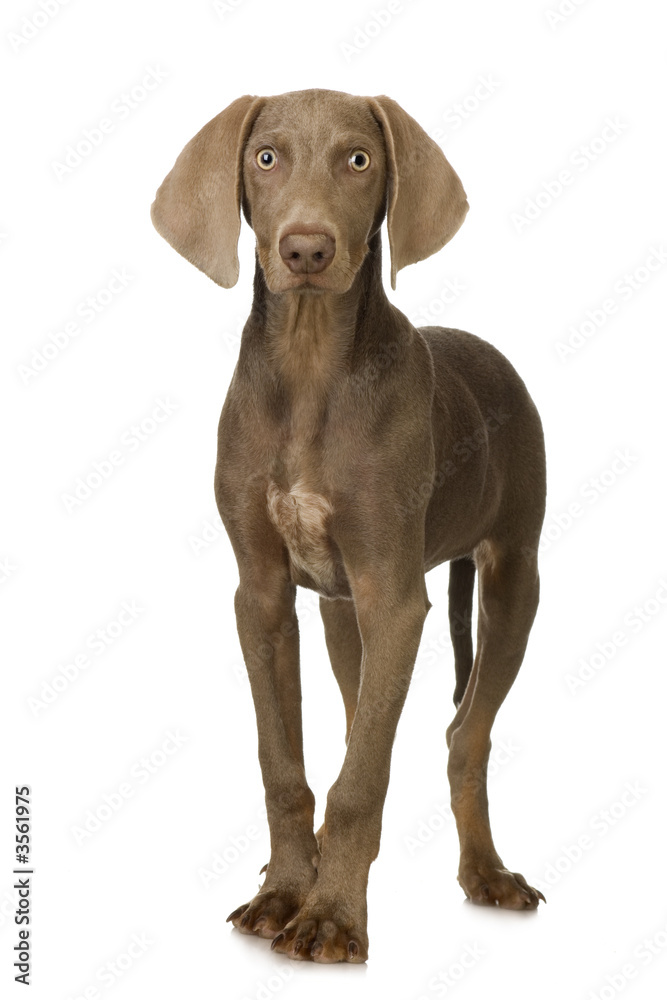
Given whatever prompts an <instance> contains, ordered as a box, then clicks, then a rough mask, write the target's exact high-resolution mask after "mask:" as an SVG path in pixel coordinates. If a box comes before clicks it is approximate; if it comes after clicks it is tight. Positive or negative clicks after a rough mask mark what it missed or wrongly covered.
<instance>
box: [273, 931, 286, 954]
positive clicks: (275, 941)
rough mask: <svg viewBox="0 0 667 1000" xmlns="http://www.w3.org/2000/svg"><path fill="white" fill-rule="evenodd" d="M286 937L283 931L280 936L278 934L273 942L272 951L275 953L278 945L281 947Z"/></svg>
mask: <svg viewBox="0 0 667 1000" xmlns="http://www.w3.org/2000/svg"><path fill="white" fill-rule="evenodd" d="M284 937H285V935H284V934H283V932H282V931H281V932H280V934H276V936H275V937H274V939H273V941H272V942H271V951H274V949H275V947H276V945H279V944H280V942H281V941H282V940H283V939H284Z"/></svg>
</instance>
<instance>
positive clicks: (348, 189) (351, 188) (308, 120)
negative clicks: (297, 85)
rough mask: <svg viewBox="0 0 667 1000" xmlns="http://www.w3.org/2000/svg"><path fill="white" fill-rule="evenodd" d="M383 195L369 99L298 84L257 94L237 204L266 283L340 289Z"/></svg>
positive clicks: (381, 150) (275, 288)
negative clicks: (264, 96)
mask: <svg viewBox="0 0 667 1000" xmlns="http://www.w3.org/2000/svg"><path fill="white" fill-rule="evenodd" d="M385 203H386V171H385V147H384V138H383V135H382V131H381V128H380V125H379V123H378V121H377V120H376V118H375V117H374V116H373V114H372V113H371V110H370V107H369V103H368V101H367V100H365V99H364V98H361V97H351V96H348V95H341V94H336V93H332V92H330V91H300V92H296V93H294V94H284V95H282V96H281V97H274V98H269V99H268V100H267V101H266V102H265V103H264V106H263V107H262V110H261V111H260V113H259V115H258V116H257V119H256V120H255V123H254V125H253V127H252V131H251V132H250V135H249V136H248V139H247V141H246V143H245V149H244V153H243V209H244V212H245V215H246V218H247V219H248V222H249V223H250V224H251V226H252V228H253V230H254V232H255V236H256V238H257V255H258V258H259V262H260V264H261V266H262V269H263V271H264V276H265V279H266V284H267V286H268V288H269V290H270V291H272V292H284V291H288V290H291V289H300V290H304V291H312V290H315V289H326V290H329V291H333V292H344V291H347V289H348V288H349V287H350V285H351V284H352V282H353V280H354V276H355V274H356V273H357V271H358V269H359V267H360V266H361V263H362V261H363V259H364V257H365V256H366V253H367V252H368V240H369V238H370V237H371V235H372V234H373V233H374V232H376V231H377V229H378V228H379V226H380V224H381V222H382V219H383V217H384V212H385Z"/></svg>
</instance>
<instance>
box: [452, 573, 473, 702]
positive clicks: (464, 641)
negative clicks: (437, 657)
mask: <svg viewBox="0 0 667 1000" xmlns="http://www.w3.org/2000/svg"><path fill="white" fill-rule="evenodd" d="M475 570H476V567H475V564H474V562H473V561H472V559H471V558H469V557H468V556H466V557H464V558H463V559H455V560H453V561H452V562H451V563H450V564H449V634H450V635H451V637H452V645H453V647H454V668H455V670H456V688H455V690H454V704H455V705H456V707H457V708H458V707H459V705H460V704H461V702H462V700H463V695H464V693H465V689H466V687H467V685H468V680H469V679H470V674H471V672H472V663H473V651H472V595H473V590H474V588H475Z"/></svg>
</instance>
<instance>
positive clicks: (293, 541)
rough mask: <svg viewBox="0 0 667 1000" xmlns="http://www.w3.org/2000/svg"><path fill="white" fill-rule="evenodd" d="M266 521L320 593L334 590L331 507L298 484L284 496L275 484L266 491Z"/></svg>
mask: <svg viewBox="0 0 667 1000" xmlns="http://www.w3.org/2000/svg"><path fill="white" fill-rule="evenodd" d="M266 499H267V506H268V510H269V517H270V518H271V520H272V521H273V523H274V524H275V526H276V528H277V529H278V531H279V532H280V534H281V535H282V537H283V539H284V541H285V544H286V546H287V549H288V551H289V554H290V559H291V560H292V563H293V564H294V566H295V568H296V569H297V570H301V571H302V572H305V573H307V574H308V576H309V577H311V578H312V580H313V583H315V585H316V587H317V589H318V590H319V591H320V593H323V594H325V595H327V596H328V595H329V594H331V593H332V592H333V591H335V589H336V567H335V564H334V561H333V558H332V554H331V544H330V542H329V533H328V522H329V518H330V517H331V515H332V514H333V507H332V506H331V504H330V503H329V501H328V500H327V499H326V497H323V496H320V494H319V493H310V492H309V491H308V490H306V489H304V488H303V487H302V485H301V484H300V483H299V482H297V483H295V484H294V486H293V487H292V488H291V489H290V490H289V492H287V493H286V492H285V490H282V489H281V488H280V486H278V484H277V483H270V484H269V488H268V490H267V491H266Z"/></svg>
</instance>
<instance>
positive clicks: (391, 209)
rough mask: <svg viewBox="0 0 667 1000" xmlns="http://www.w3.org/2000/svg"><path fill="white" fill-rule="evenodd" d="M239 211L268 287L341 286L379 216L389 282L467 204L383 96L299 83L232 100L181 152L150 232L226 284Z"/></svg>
mask: <svg viewBox="0 0 667 1000" xmlns="http://www.w3.org/2000/svg"><path fill="white" fill-rule="evenodd" d="M241 207H242V208H243V212H244V214H245V216H246V219H247V220H248V222H249V223H250V225H251V226H252V228H253V230H254V232H255V236H256V240H257V254H258V257H259V261H260V264H261V266H262V269H263V271H264V276H265V279H266V283H267V286H268V288H269V290H270V291H272V292H283V291H288V290H290V289H304V290H305V289H310V290H314V289H322V290H324V289H326V290H329V291H333V292H344V291H347V289H348V288H349V287H350V286H351V284H352V282H353V281H354V276H355V274H356V273H357V271H358V269H359V267H360V266H361V263H362V261H363V259H364V257H365V255H366V253H367V251H368V241H369V239H370V237H371V236H372V235H373V234H374V233H375V232H376V231H377V230H378V228H379V227H380V225H381V223H382V220H383V218H384V216H385V214H386V217H387V229H388V234H389V247H390V251H391V283H392V287H394V288H395V287H396V272H397V271H399V270H400V269H401V268H402V267H405V266H406V265H407V264H414V263H415V262H416V261H419V260H423V259H424V258H425V257H429V256H430V255H431V254H433V253H435V252H436V251H437V250H440V248H441V247H443V246H444V245H445V243H447V241H448V240H450V239H451V238H452V236H453V235H454V234H455V233H456V231H457V230H458V228H459V227H460V225H461V223H462V222H463V219H464V218H465V214H466V212H467V210H468V202H467V200H466V196H465V192H464V190H463V187H462V185H461V182H460V180H459V178H458V176H457V175H456V173H455V172H454V170H453V169H452V167H451V166H450V164H449V163H448V161H447V159H446V158H445V156H444V155H443V153H442V151H441V149H440V147H439V146H437V145H436V143H435V142H433V140H432V139H431V138H430V137H429V136H428V135H427V134H426V133H425V132H424V130H423V129H422V128H421V127H420V126H419V125H418V124H417V122H416V121H415V120H414V119H413V118H411V117H410V115H408V114H407V113H406V112H405V111H403V109H402V108H401V107H400V106H399V105H398V104H397V103H396V102H395V101H393V100H391V98H389V97H355V96H352V95H350V94H342V93H338V92H337V91H331V90H302V91H295V92H293V93H289V94H282V95H280V96H277V97H250V96H246V97H239V98H238V100H236V101H234V102H233V103H232V104H230V105H229V107H228V108H226V109H225V110H224V111H222V112H221V113H220V114H219V115H217V116H216V117H215V118H213V119H212V120H211V121H210V122H209V123H208V124H207V125H205V126H204V128H203V129H202V130H201V131H200V132H198V133H197V135H196V136H195V137H194V139H192V140H191V141H190V142H189V143H188V144H187V146H186V147H185V148H184V150H183V151H182V153H181V154H180V156H179V157H178V159H177V160H176V163H175V164H174V167H173V169H172V171H171V173H169V174H168V175H167V177H166V178H165V179H164V181H163V183H162V185H161V187H160V189H159V190H158V192H157V195H156V197H155V201H154V202H153V206H152V209H151V217H152V220H153V224H154V225H155V228H156V229H157V230H158V232H159V233H160V234H161V235H162V236H163V237H164V238H165V239H166V240H167V241H168V242H169V243H170V244H171V245H172V246H173V247H174V249H176V250H178V252H179V253H180V254H182V255H183V256H184V257H186V258H187V259H188V260H189V261H191V262H192V263H193V264H195V265H196V266H197V267H198V268H199V269H200V270H202V271H204V272H205V273H206V274H207V275H208V276H209V277H210V278H212V279H213V281H215V282H217V284H219V285H222V286H223V287H224V288H231V287H232V285H235V284H236V281H237V279H238V273H239V263H238V256H237V243H238V237H239V232H240V227H241V218H240V213H241Z"/></svg>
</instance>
